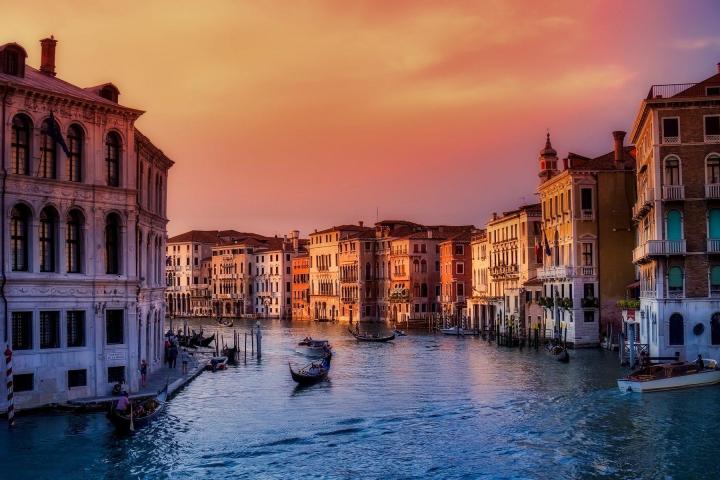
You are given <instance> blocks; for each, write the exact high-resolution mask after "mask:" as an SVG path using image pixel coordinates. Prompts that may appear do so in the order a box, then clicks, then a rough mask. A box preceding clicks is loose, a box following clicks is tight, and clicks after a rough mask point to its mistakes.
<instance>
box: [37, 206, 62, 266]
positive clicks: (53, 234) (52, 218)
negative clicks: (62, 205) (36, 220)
mask: <svg viewBox="0 0 720 480" xmlns="http://www.w3.org/2000/svg"><path fill="white" fill-rule="evenodd" d="M57 218H58V214H57V212H56V211H55V209H54V208H52V207H45V208H43V209H42V211H41V212H40V229H39V231H38V242H39V246H40V252H39V253H40V271H41V272H54V271H55V250H56V248H57V241H56V239H57Z"/></svg>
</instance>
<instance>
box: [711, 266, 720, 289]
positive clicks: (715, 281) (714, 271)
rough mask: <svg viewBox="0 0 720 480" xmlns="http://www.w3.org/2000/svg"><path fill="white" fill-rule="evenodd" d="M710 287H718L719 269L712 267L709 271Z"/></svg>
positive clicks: (719, 284)
mask: <svg viewBox="0 0 720 480" xmlns="http://www.w3.org/2000/svg"><path fill="white" fill-rule="evenodd" d="M710 285H713V286H715V285H718V286H720V267H712V270H710Z"/></svg>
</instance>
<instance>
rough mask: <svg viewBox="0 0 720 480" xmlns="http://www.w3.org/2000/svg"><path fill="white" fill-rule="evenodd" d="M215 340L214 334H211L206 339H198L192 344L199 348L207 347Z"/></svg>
mask: <svg viewBox="0 0 720 480" xmlns="http://www.w3.org/2000/svg"><path fill="white" fill-rule="evenodd" d="M213 340H215V334H214V333H213V334H212V335H210V336H209V337H207V338H200V339H198V340H197V341H196V342H194V343H195V344H196V345H198V346H200V347H209V346H210V344H211V343H212V342H213Z"/></svg>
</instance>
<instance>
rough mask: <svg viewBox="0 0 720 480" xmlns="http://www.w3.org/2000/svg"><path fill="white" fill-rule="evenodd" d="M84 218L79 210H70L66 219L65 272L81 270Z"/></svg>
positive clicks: (78, 271) (79, 271)
mask: <svg viewBox="0 0 720 480" xmlns="http://www.w3.org/2000/svg"><path fill="white" fill-rule="evenodd" d="M84 223H85V218H84V216H83V214H82V213H80V211H79V210H70V212H69V213H68V215H67V219H66V225H65V228H66V232H65V253H66V255H67V272H68V273H81V272H82V268H83V265H82V255H83V253H82V252H83V244H82V240H83V224H84Z"/></svg>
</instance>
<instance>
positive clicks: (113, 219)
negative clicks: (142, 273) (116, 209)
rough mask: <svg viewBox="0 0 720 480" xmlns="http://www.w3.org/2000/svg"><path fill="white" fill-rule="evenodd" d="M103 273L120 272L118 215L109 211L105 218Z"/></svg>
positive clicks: (114, 273) (115, 273)
mask: <svg viewBox="0 0 720 480" xmlns="http://www.w3.org/2000/svg"><path fill="white" fill-rule="evenodd" d="M105 273H108V274H112V275H117V274H119V273H120V217H119V216H118V214H117V213H111V214H110V215H108V216H107V219H106V220H105Z"/></svg>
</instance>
